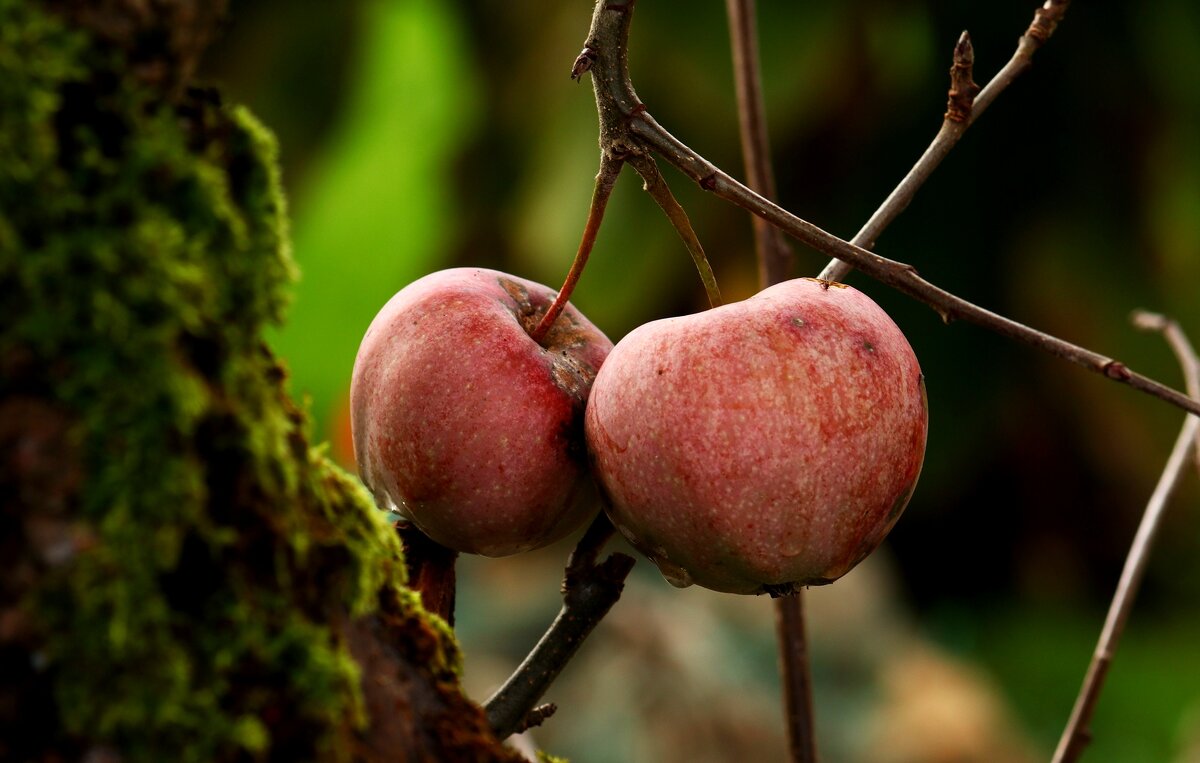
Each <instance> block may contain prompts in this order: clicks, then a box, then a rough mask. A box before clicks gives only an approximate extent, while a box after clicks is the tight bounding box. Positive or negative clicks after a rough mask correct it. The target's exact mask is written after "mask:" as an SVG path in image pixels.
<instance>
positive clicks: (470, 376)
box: [350, 268, 612, 556]
mask: <svg viewBox="0 0 1200 763" xmlns="http://www.w3.org/2000/svg"><path fill="white" fill-rule="evenodd" d="M554 296H555V292H554V291H553V290H551V289H550V288H548V287H546V286H543V285H541V284H538V283H534V282H532V281H527V280H524V279H521V278H516V277H514V276H511V275H508V274H505V273H501V272H498V271H495V270H485V269H480V268H454V269H450V270H443V271H440V272H437V273H433V274H430V275H428V276H425V277H424V278H421V279H419V280H417V281H415V282H413V283H412V284H410V285H408V286H407V287H405V288H404V289H402V290H401V291H400V292H398V293H397V294H396V295H395V296H394V297H392V299H391V300H390V301H389V302H388V303H387V304H386V305H385V306H384V307H383V309H382V310H380V312H379V314H378V315H377V316H376V317H375V319H374V321H372V323H371V326H370V328H368V329H367V333H366V336H365V337H363V341H362V345H361V346H360V347H359V350H358V357H357V358H356V359H355V362H354V375H353V378H352V380H351V386H350V410H351V429H352V434H353V440H354V454H355V460H356V461H357V463H358V470H359V474H360V475H361V477H362V480H363V482H364V483H365V484H366V485H367V487H368V488H369V489H370V490H371V492H372V493H373V494H374V495H375V500H376V502H378V503H379V504H380V505H381V506H384V507H386V508H390V509H394V510H396V511H399V512H400V513H401V514H402V515H404V516H406V517H407V518H409V519H410V520H411V521H412V522H414V523H415V524H416V525H417V526H418V527H419V528H420V529H421V530H423V531H424V532H425V533H426V534H427V535H428V536H429V537H431V538H432V539H433V540H435V541H437V542H438V543H440V544H442V545H443V546H446V547H448V548H452V549H454V550H456V551H462V552H466V553H474V554H483V555H486V556H505V555H508V554H515V553H518V552H520V551H526V550H529V549H532V548H537V547H539V546H543V545H546V544H548V543H551V542H553V541H555V540H558V539H559V538H561V537H563V536H564V535H566V534H568V533H569V532H571V531H572V530H574V529H575V528H577V527H578V526H579V525H580V524H582V523H583V522H584V521H585V520H586V519H588V518H589V517H590V516H591V514H592V513H593V512H594V511H595V508H596V501H595V489H594V485H593V483H592V479H591V476H590V474H589V469H588V460H587V455H586V447H585V445H584V442H583V412H584V406H585V404H586V401H587V396H588V391H589V389H590V388H591V384H592V380H593V379H594V378H595V376H596V371H597V370H598V369H599V368H600V364H601V363H602V362H603V361H604V358H605V356H607V355H608V352H609V350H611V349H612V342H610V341H609V340H608V338H607V337H605V336H604V334H603V333H601V332H600V330H599V329H597V328H596V327H595V326H593V325H592V324H591V323H590V322H589V321H588V320H587V319H586V318H584V317H583V315H582V314H580V313H579V311H578V310H576V309H575V308H574V307H573V306H571V305H568V306H567V307H566V309H565V310H563V312H562V314H561V315H560V316H559V318H558V320H556V321H555V323H554V326H553V327H552V328H551V330H550V331H549V332H548V333H547V335H546V337H545V338H544V340H543V343H542V345H539V344H538V343H537V342H534V341H533V338H532V337H531V336H530V332H531V331H532V330H533V328H534V326H535V325H536V323H537V321H538V319H539V318H540V317H541V316H542V315H543V314H544V313H545V312H546V309H547V308H548V307H549V305H550V303H551V302H552V301H553V299H554ZM543 345H544V346H543Z"/></svg>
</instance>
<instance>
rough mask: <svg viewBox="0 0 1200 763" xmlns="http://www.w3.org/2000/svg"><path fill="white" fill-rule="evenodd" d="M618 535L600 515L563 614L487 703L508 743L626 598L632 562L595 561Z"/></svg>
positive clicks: (585, 542) (574, 559)
mask: <svg viewBox="0 0 1200 763" xmlns="http://www.w3.org/2000/svg"><path fill="white" fill-rule="evenodd" d="M613 532H614V530H613V526H612V523H611V522H609V520H608V517H607V516H606V515H605V514H604V513H603V512H601V513H600V514H599V515H597V517H596V519H595V521H593V522H592V524H591V526H590V527H588V529H587V532H586V533H584V535H583V538H582V539H580V541H579V543H578V544H577V545H576V546H575V550H574V551H573V552H571V557H570V558H569V559H568V560H567V569H566V575H565V576H564V578H563V584H562V594H563V606H562V609H561V610H560V611H559V613H558V616H557V617H556V618H554V622H553V623H551V624H550V628H549V629H548V630H547V631H546V633H545V635H543V636H542V638H541V640H540V641H538V643H537V645H536V646H534V648H533V651H531V652H530V653H529V656H528V657H526V658H525V661H524V662H522V663H521V665H520V666H519V667H518V668H517V669H516V671H515V672H514V673H513V674H512V676H510V677H509V679H508V680H507V681H505V683H504V685H503V686H501V687H500V688H499V689H498V690H497V691H496V693H495V694H493V695H492V696H491V697H490V698H489V699H488V701H487V702H485V703H484V710H485V711H486V713H487V718H488V724H489V725H490V726H491V727H492V730H493V731H494V732H495V733H496V736H497V737H498V738H500V739H504V738H505V737H507V736H509V735H510V734H513V733H514V732H515V731H516V730H517V729H519V728H520V727H521V724H522V723H527V722H528V721H529V719H530V713H531V712H534V711H535V706H536V705H537V703H538V700H540V699H541V698H542V695H543V694H545V692H546V689H547V688H549V686H550V684H551V683H553V682H554V679H556V678H557V677H558V674H559V673H561V672H562V669H563V668H564V667H565V666H566V664H567V663H568V662H569V661H570V660H571V658H572V657H574V656H575V652H576V651H578V649H579V647H580V645H581V644H582V643H583V641H584V639H586V638H587V637H588V634H590V633H591V632H592V629H593V628H595V627H596V624H597V623H599V622H600V620H601V619H602V618H603V617H604V616H605V615H606V614H608V610H609V609H611V608H612V605H613V604H615V603H616V601H617V599H619V598H620V597H621V591H622V590H623V589H624V587H625V578H626V577H628V575H629V571H630V570H631V569H633V564H634V560H633V558H632V557H630V556H627V555H626V554H620V553H614V554H611V555H609V557H608V558H607V559H605V560H604V561H603V562H599V563H597V561H596V560H597V558H598V557H599V555H600V552H601V551H602V550H603V548H604V544H605V543H607V542H608V539H609V538H611V537H612V535H613Z"/></svg>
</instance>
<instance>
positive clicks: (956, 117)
mask: <svg viewBox="0 0 1200 763" xmlns="http://www.w3.org/2000/svg"><path fill="white" fill-rule="evenodd" d="M974 70H975V48H974V47H973V46H972V45H971V35H970V34H968V33H967V32H963V33H962V35H961V36H960V37H959V38H958V44H957V45H955V46H954V62H953V63H952V64H951V65H950V98H949V100H948V102H947V103H946V119H948V120H950V121H951V122H960V123H966V122H969V121H970V120H971V108H972V106H973V105H974V103H975V96H977V95H979V85H977V84H975V79H974V76H973V75H974Z"/></svg>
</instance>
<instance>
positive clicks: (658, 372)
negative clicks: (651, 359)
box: [655, 366, 667, 376]
mask: <svg viewBox="0 0 1200 763" xmlns="http://www.w3.org/2000/svg"><path fill="white" fill-rule="evenodd" d="M666 372H667V369H665V368H663V367H662V366H659V368H658V369H657V370H656V371H655V373H656V374H657V375H659V376H662V375H663V374H665V373H666Z"/></svg>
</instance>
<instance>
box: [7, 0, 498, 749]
mask: <svg viewBox="0 0 1200 763" xmlns="http://www.w3.org/2000/svg"><path fill="white" fill-rule="evenodd" d="M220 5H221V4H220V3H195V2H187V1H185V0H180V1H179V2H170V1H168V0H137V1H136V2H135V1H134V0H105V1H104V2H86V3H84V2H67V1H63V2H35V1H33V0H0V295H2V296H0V560H3V565H4V572H3V574H0V759H3V760H75V759H86V760H90V761H101V760H104V761H109V760H121V761H162V760H179V761H193V760H194V761H229V760H281V761H282V760H287V761H294V760H316V759H320V760H383V759H387V760H391V761H408V760H412V761H423V760H438V761H456V760H471V761H475V760H478V761H485V760H513V759H516V758H514V756H513V755H512V753H510V752H509V751H507V750H506V749H505V748H502V747H501V746H500V745H499V743H498V742H497V741H496V740H495V738H494V737H493V736H492V735H491V733H490V732H489V731H488V730H487V725H486V722H485V721H484V718H483V715H482V713H481V711H480V710H479V708H478V707H477V706H476V705H474V704H473V703H471V702H470V701H469V700H467V699H466V698H465V697H464V696H463V695H462V693H461V690H460V688H459V683H458V670H459V655H458V652H457V646H456V645H455V643H454V640H453V637H452V635H451V634H450V632H449V630H448V629H447V628H446V626H445V625H444V623H442V622H441V620H440V619H438V618H436V617H432V616H430V615H428V614H427V613H426V612H425V611H424V610H423V609H422V607H421V605H420V603H419V600H418V598H417V597H416V596H415V595H414V594H413V593H412V592H411V591H410V590H409V589H408V588H407V587H406V586H405V572H404V563H403V558H402V551H401V546H400V543H399V541H398V539H397V536H396V534H395V532H394V529H393V528H391V527H389V526H388V525H387V524H386V522H385V521H384V519H383V518H382V517H381V514H380V513H379V512H378V511H377V510H376V509H375V508H374V506H373V504H372V503H371V500H370V498H369V497H368V496H367V495H366V494H365V493H364V492H363V491H362V489H361V488H360V487H359V486H358V484H357V482H356V481H354V480H353V479H352V478H350V477H349V476H347V475H346V474H344V473H343V472H342V471H340V470H339V469H338V467H336V466H335V465H333V464H332V463H330V462H329V461H328V460H327V459H326V458H325V457H324V455H323V454H322V451H321V449H319V448H317V449H314V448H313V447H311V445H310V443H309V442H308V438H307V434H306V422H305V418H304V415H303V414H302V412H301V411H300V410H298V409H297V408H296V406H295V405H294V404H293V403H292V402H291V400H290V399H289V397H288V394H287V391H286V389H285V388H286V373H285V370H284V368H283V366H282V365H281V363H280V362H279V361H278V360H277V359H276V358H275V357H273V355H272V353H271V352H270V350H269V349H268V348H267V346H266V345H265V343H264V342H263V339H262V335H263V331H264V329H265V328H266V327H268V326H269V325H271V324H273V323H277V322H279V321H280V320H281V319H282V317H283V312H284V308H285V305H286V301H287V292H288V287H289V284H290V282H291V280H292V278H293V275H294V267H293V264H292V261H291V258H290V255H289V251H288V234H287V220H286V211H285V206H284V200H283V197H282V195H281V192H280V186H279V179H278V176H277V170H276V158H275V145H274V142H273V139H272V137H271V136H270V134H269V133H268V132H267V131H266V130H265V129H264V128H263V127H262V126H261V125H260V124H258V123H257V122H256V121H255V119H254V118H253V117H252V116H251V115H250V114H248V113H247V112H246V111H245V110H244V109H241V108H239V107H236V106H230V105H227V104H224V103H222V101H221V98H220V96H219V94H218V93H216V92H213V91H209V90H198V89H194V88H191V87H189V85H188V78H189V76H190V73H191V71H192V69H193V67H194V65H195V61H196V57H197V56H198V54H199V52H200V50H202V48H203V46H204V44H205V43H206V42H207V41H208V39H209V38H210V37H211V36H212V34H213V31H214V29H215V25H216V23H217V21H218V16H219V11H220ZM347 373H349V369H347Z"/></svg>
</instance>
